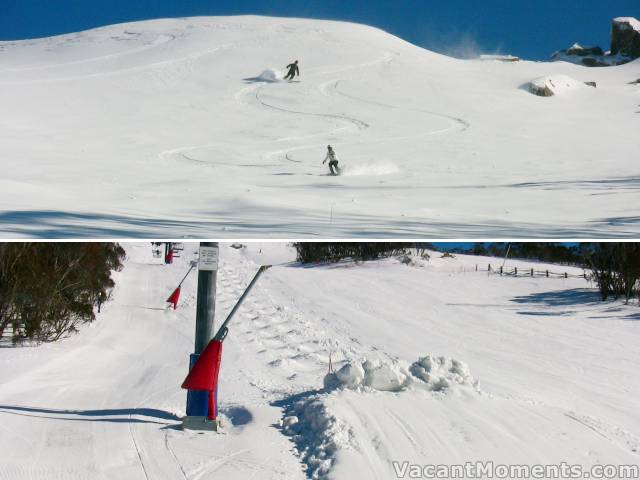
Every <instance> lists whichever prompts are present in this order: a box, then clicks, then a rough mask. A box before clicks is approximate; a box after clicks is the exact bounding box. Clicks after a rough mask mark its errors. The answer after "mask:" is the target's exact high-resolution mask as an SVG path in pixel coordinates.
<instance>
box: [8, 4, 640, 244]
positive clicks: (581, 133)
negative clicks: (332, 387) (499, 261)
mask: <svg viewBox="0 0 640 480" xmlns="http://www.w3.org/2000/svg"><path fill="white" fill-rule="evenodd" d="M293 59H298V60H300V68H301V73H302V76H301V77H300V80H299V81H298V80H296V81H295V82H292V83H286V82H282V81H264V78H262V77H260V74H261V73H262V72H264V71H265V70H267V71H268V70H269V69H273V70H282V69H283V68H284V66H285V65H286V64H287V63H289V62H290V61H292V60H293ZM564 75H566V76H567V77H570V78H572V79H573V80H574V81H575V83H576V84H582V82H586V81H595V82H596V83H597V88H578V89H570V90H568V91H566V92H562V93H563V94H562V95H560V94H558V95H556V96H554V97H552V98H539V97H536V96H534V95H531V94H530V93H529V91H528V88H527V87H526V86H527V84H528V83H529V82H531V81H532V80H534V79H537V78H541V77H543V78H545V77H549V76H564ZM638 78H640V63H639V62H638V61H635V62H632V63H630V64H627V65H624V66H621V67H612V68H606V69H590V68H583V67H580V66H577V65H570V64H567V63H564V62H554V63H533V62H509V63H505V62H500V61H486V60H484V61H483V60H457V59H453V58H449V57H445V56H442V55H438V54H435V53H433V52H430V51H427V50H424V49H421V48H419V47H416V46H414V45H411V44H408V43H407V42H405V41H403V40H401V39H399V38H396V37H393V36H392V35H389V34H387V33H384V32H382V31H380V30H377V29H375V28H371V27H367V26H362V25H355V24H350V23H343V22H331V21H319V20H303V19H283V18H266V17H201V18H183V19H171V20H154V21H147V22H138V23H129V24H121V25H114V26H109V27H104V28H99V29H95V30H90V31H86V32H80V33H75V34H69V35H61V36H57V37H51V38H43V39H37V40H25V41H16V42H0V104H1V105H2V109H0V132H1V133H0V138H1V139H2V147H3V159H4V160H3V167H4V168H3V175H2V176H1V178H0V209H1V210H2V211H1V212H0V225H1V227H0V230H1V232H2V235H3V236H7V235H12V236H14V235H15V236H26V235H33V236H46V237H53V236H55V237H59V236H73V237H77V236H83V237H113V236H116V237H129V236H146V237H162V236H164V237H166V236H173V237H175V236H199V237H225V238H232V237H235V238H238V237H264V236H265V235H269V236H271V237H272V236H279V237H281V238H291V237H302V236H304V237H309V236H316V235H320V236H323V237H325V238H327V237H338V236H349V237H352V236H365V235H376V236H386V235H392V234H393V235H396V236H397V235H402V236H423V237H424V236H427V237H433V238H443V237H448V238H451V237H456V238H459V237H463V236H473V237H484V238H488V237H493V238H495V237H505V236H518V237H532V236H535V237H541V236H542V237H552V236H553V237H556V236H562V237H565V238H567V237H578V236H580V237H584V236H587V237H599V236H601V235H607V236H637V235H638V232H639V229H638V226H637V225H638V213H637V208H636V207H635V205H637V204H638V200H639V196H638V185H639V183H638V182H639V180H638V179H639V177H638V172H639V171H638V166H637V149H638V146H639V144H638V140H637V132H638V129H639V128H640V115H639V114H638V113H637V112H638V109H639V108H638V103H640V88H639V86H638V85H637V84H636V85H631V84H630V83H629V82H632V81H634V80H636V79H638ZM327 144H332V145H333V146H334V147H335V150H336V153H337V156H338V158H339V160H340V161H341V165H342V166H343V167H344V175H343V176H340V177H330V176H327V175H326V174H327V172H328V169H327V168H326V165H322V164H321V161H322V159H323V158H324V156H325V149H326V145H327Z"/></svg>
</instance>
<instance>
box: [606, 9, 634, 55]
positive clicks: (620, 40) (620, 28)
mask: <svg viewBox="0 0 640 480" xmlns="http://www.w3.org/2000/svg"><path fill="white" fill-rule="evenodd" d="M618 53H620V54H622V55H627V56H629V57H631V58H632V59H633V58H639V57H640V21H639V20H638V19H636V18H633V17H618V18H614V19H613V22H612V25H611V54H612V55H617V54H618Z"/></svg>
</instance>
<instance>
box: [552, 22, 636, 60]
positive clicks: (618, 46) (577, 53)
mask: <svg viewBox="0 0 640 480" xmlns="http://www.w3.org/2000/svg"><path fill="white" fill-rule="evenodd" d="M636 58H640V21H638V20H636V19H635V18H633V17H618V18H614V19H613V23H612V27H611V51H609V52H605V51H604V50H603V49H602V48H600V47H598V46H593V47H583V46H582V45H580V44H579V43H575V44H573V45H572V46H571V47H569V48H566V49H564V50H559V51H557V52H555V53H554V54H553V55H552V56H551V60H552V61H564V62H570V63H577V64H579V65H584V66H586V67H610V66H613V65H622V64H624V63H628V62H630V61H631V60H635V59H636Z"/></svg>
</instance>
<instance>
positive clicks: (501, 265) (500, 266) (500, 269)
mask: <svg viewBox="0 0 640 480" xmlns="http://www.w3.org/2000/svg"><path fill="white" fill-rule="evenodd" d="M500 276H502V265H500Z"/></svg>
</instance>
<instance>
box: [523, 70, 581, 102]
mask: <svg viewBox="0 0 640 480" xmlns="http://www.w3.org/2000/svg"><path fill="white" fill-rule="evenodd" d="M584 87H585V84H584V83H583V82H580V81H578V80H576V79H574V78H571V77H570V76H568V75H562V74H557V75H547V76H544V77H540V78H536V79H535V80H533V81H531V83H529V91H530V92H531V93H533V94H534V95H538V96H540V97H551V96H553V95H563V94H566V93H568V92H571V91H575V90H578V89H580V88H584Z"/></svg>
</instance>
